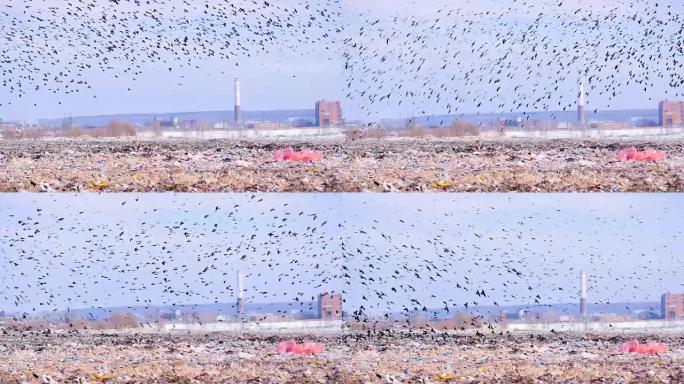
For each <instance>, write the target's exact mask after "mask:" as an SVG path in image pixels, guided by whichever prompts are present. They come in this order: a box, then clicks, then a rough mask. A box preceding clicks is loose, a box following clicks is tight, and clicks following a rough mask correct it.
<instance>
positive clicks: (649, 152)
mask: <svg viewBox="0 0 684 384" xmlns="http://www.w3.org/2000/svg"><path fill="white" fill-rule="evenodd" d="M617 158H618V160H620V161H662V160H664V159H665V152H663V151H656V150H653V149H645V150H643V151H637V149H636V148H635V147H632V148H629V149H623V150H622V151H618V153H617Z"/></svg>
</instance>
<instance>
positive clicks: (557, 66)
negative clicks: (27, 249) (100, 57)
mask: <svg viewBox="0 0 684 384" xmlns="http://www.w3.org/2000/svg"><path fill="white" fill-rule="evenodd" d="M64 1H66V0H55V1H42V2H34V1H32V2H27V1H25V0H23V1H18V2H17V1H11V2H8V1H7V0H3V1H0V6H1V5H3V4H4V5H7V4H11V5H12V6H13V7H14V8H13V11H14V12H17V11H18V10H21V9H22V5H25V4H29V3H30V4H31V6H32V8H30V9H28V10H26V12H24V13H22V15H21V18H20V19H21V20H32V22H33V23H35V20H33V19H31V14H32V13H36V14H39V15H40V16H41V17H42V18H43V19H44V22H45V23H50V13H48V12H47V9H49V7H51V6H52V7H58V8H59V7H60V4H62V3H64ZM174 1H175V0H173V1H170V2H168V3H169V4H175V5H176V8H175V9H169V7H167V8H164V12H161V11H159V10H157V9H156V8H154V6H149V7H152V9H154V10H155V11H157V12H160V13H159V14H160V15H161V16H165V17H168V19H173V20H175V21H174V22H173V23H178V21H177V18H178V17H186V18H187V21H188V23H189V24H188V25H190V26H192V25H193V24H192V23H197V21H196V20H195V19H193V18H191V17H189V16H184V14H183V13H182V12H181V9H182V2H181V1H176V2H174ZM204 3H206V4H208V5H209V6H215V5H216V4H223V3H215V2H212V1H203V2H197V3H194V5H195V6H196V8H198V9H199V10H201V9H202V4H204ZM247 3H249V2H247ZM247 3H245V4H247ZM298 3H301V2H300V1H295V0H288V1H287V2H285V3H282V2H279V3H278V4H282V7H286V6H287V5H290V6H292V7H297V6H299V7H301V5H298ZM304 3H307V2H304ZM320 3H321V1H318V2H308V4H310V5H311V7H312V8H316V6H319V7H320ZM559 3H561V4H562V5H561V6H560V7H559V6H558V4H559ZM655 3H658V4H659V7H658V12H660V13H658V15H659V16H658V18H660V19H662V18H664V17H665V16H663V15H664V14H665V13H666V12H668V11H666V10H669V12H673V13H675V14H677V13H679V14H682V13H683V11H684V3H682V2H680V1H677V0H664V1H655V0H649V1H645V2H639V3H638V4H637V5H636V6H633V5H632V2H630V1H627V0H602V1H594V0H592V1H590V0H574V1H562V2H559V1H556V0H554V1H549V0H528V1H519V0H505V1H503V2H502V1H491V0H487V1H446V0H427V1H404V0H379V1H373V2H368V1H362V0H344V1H342V2H341V3H339V8H336V9H332V10H329V11H331V13H335V14H337V13H339V14H340V16H339V17H338V18H335V19H334V20H331V21H328V22H327V24H330V27H333V29H335V28H337V27H341V29H342V31H341V32H340V33H339V34H336V33H331V34H330V35H329V36H328V37H326V38H322V34H323V33H325V32H324V30H323V29H322V28H316V27H314V28H311V29H309V30H308V31H307V33H310V34H311V35H312V36H315V37H316V38H322V39H323V40H324V41H327V44H324V43H314V42H311V41H302V42H300V43H298V38H299V36H291V35H285V34H283V33H280V34H279V35H278V36H277V37H278V39H280V41H281V42H282V43H278V44H275V45H273V47H272V48H273V50H272V51H271V53H263V52H260V51H259V49H257V48H258V47H256V46H255V45H254V44H252V43H250V42H248V41H244V42H243V43H244V45H245V46H247V47H252V46H253V48H254V51H253V52H252V53H251V55H250V57H245V56H241V57H234V58H233V59H231V60H221V59H216V58H208V57H197V58H193V59H192V60H191V61H192V65H191V66H186V67H182V68H181V67H175V65H174V61H173V60H172V59H171V58H168V60H167V62H155V63H149V62H148V63H146V64H143V65H142V66H141V68H140V69H139V70H140V72H141V73H140V74H139V75H138V76H135V78H136V80H135V81H134V80H133V79H132V76H130V75H121V76H119V77H118V78H117V77H115V75H119V74H121V71H123V70H124V69H126V68H125V67H126V66H125V64H126V63H125V62H122V61H117V60H113V61H112V62H111V63H110V65H111V69H109V70H107V71H104V72H102V71H100V70H98V69H92V70H85V71H83V72H82V77H81V78H85V79H87V81H88V82H89V84H90V85H91V87H92V88H90V89H85V90H84V91H83V92H81V93H77V94H68V95H66V94H64V93H62V92H57V93H53V92H50V91H49V90H47V89H45V87H43V88H41V89H39V90H38V91H35V90H33V89H29V90H28V91H27V93H26V94H25V95H23V96H22V97H21V98H19V97H17V96H16V94H11V93H10V92H8V89H7V88H0V104H2V106H0V118H4V119H6V120H13V119H19V120H22V119H27V120H29V121H33V120H35V119H37V118H59V117H64V116H68V115H72V116H78V115H99V114H115V113H145V112H148V113H154V112H183V111H209V110H231V109H232V105H233V94H232V80H233V78H234V77H240V78H241V79H242V90H243V95H242V101H243V103H242V104H243V105H242V107H243V109H244V110H272V109H301V108H308V109H313V106H314V103H315V101H316V100H318V99H339V100H342V102H343V110H344V113H345V115H346V116H347V117H348V118H350V119H364V120H370V121H373V120H376V119H378V118H382V117H407V116H413V115H420V114H447V113H449V112H451V113H456V114H458V113H471V112H499V111H506V110H508V109H511V108H512V109H515V110H519V111H525V110H527V111H530V110H541V109H548V110H558V109H561V108H562V107H566V106H569V105H571V104H572V103H574V100H575V99H576V92H577V91H576V88H577V85H576V83H577V75H576V74H575V73H576V71H578V70H579V69H580V67H583V65H579V64H578V63H579V62H580V61H581V62H583V63H591V64H587V65H586V68H588V69H589V70H590V73H589V74H588V76H587V77H591V76H594V83H593V84H595V88H593V89H592V88H591V87H589V86H588V87H587V88H588V93H589V94H588V95H587V101H588V103H589V105H588V108H589V109H594V108H598V109H610V110H615V109H627V108H652V109H654V108H656V107H657V102H658V101H659V100H661V99H663V98H665V97H669V98H676V97H679V96H681V94H682V88H681V86H677V87H674V88H672V87H671V86H669V85H668V84H669V80H670V79H669V78H668V77H667V76H665V77H663V78H659V77H658V76H657V75H658V74H659V73H664V72H666V70H667V67H668V66H669V64H668V62H667V61H666V60H665V58H663V57H660V58H656V57H654V58H651V59H647V60H646V62H647V63H648V65H649V66H650V67H652V68H646V69H643V68H640V67H639V65H638V63H636V62H630V61H629V60H626V58H625V57H620V58H616V59H615V61H616V63H617V64H619V65H620V70H619V71H616V70H614V69H612V66H610V68H606V69H604V70H602V71H600V72H598V70H596V65H598V63H601V62H602V60H603V59H604V57H603V56H604V54H605V52H614V51H620V50H621V49H622V51H626V50H627V46H625V47H624V48H620V47H617V48H616V47H613V48H608V47H607V45H608V44H609V42H613V41H614V42H617V43H620V42H625V41H626V42H627V43H626V44H628V45H629V44H630V43H629V42H633V43H634V44H638V43H639V41H640V40H639V38H640V36H641V35H642V34H643V32H644V31H647V30H648V29H647V28H645V27H641V26H640V24H637V23H636V21H632V20H629V19H627V18H626V16H630V15H634V14H638V15H639V16H643V17H644V18H648V17H649V16H650V13H649V12H650V10H651V9H655V8H654V4H655ZM668 6H669V7H670V8H667V7H668ZM130 8H131V6H130V5H127V4H126V3H125V2H124V3H122V6H121V8H120V10H121V11H122V12H124V11H127V10H130ZM160 9H161V8H160ZM298 9H301V8H298ZM5 10H6V11H8V8H6V7H5ZM575 10H578V11H579V13H577V14H575V13H574V11H575ZM10 12H12V11H10ZM40 12H43V13H40ZM193 12H199V11H196V10H193V11H192V12H190V15H191V16H196V15H194V14H193ZM279 12H280V11H279ZM101 13H102V9H100V8H98V7H95V8H94V9H93V10H92V11H90V12H85V14H86V15H88V17H90V18H92V19H93V20H94V22H98V20H99V19H98V18H99V17H100V16H101ZM275 13H276V14H277V13H278V12H275ZM302 13H304V11H302ZM10 14H11V13H10ZM537 15H542V18H541V19H540V20H541V21H537V20H536V16H537ZM110 16H111V15H110ZM267 16H270V15H267ZM609 16H611V17H609ZM121 17H124V16H121ZM255 17H256V16H255ZM587 18H590V19H591V20H594V19H595V20H598V21H600V23H598V25H599V27H598V28H597V29H592V28H589V27H587V23H588V22H587V21H586V20H587ZM606 18H607V19H606ZM583 19H584V21H583ZM110 20H111V17H110ZM255 20H258V18H256V19H254V20H251V19H250V20H248V21H247V22H252V21H255ZM237 21H238V22H240V23H242V21H241V20H237ZM409 21H416V22H417V23H418V24H417V25H418V26H417V27H416V26H411V24H410V22H409ZM60 22H61V21H57V20H53V24H57V25H61V24H60ZM560 22H566V23H569V24H568V25H575V27H574V28H575V29H573V27H567V28H566V30H565V31H560V30H559V28H558V24H557V23H560ZM8 23H9V20H8V16H6V15H3V14H0V27H2V28H4V29H2V30H0V31H4V33H6V35H5V36H4V37H5V38H7V39H8V40H9V41H8V46H7V47H6V51H4V52H2V54H3V55H2V56H1V57H4V58H8V59H11V58H13V57H14V56H15V54H16V51H15V48H14V47H23V46H24V45H23V44H22V43H23V42H22V41H18V40H15V39H14V36H12V35H7V33H8V31H9V30H11V29H9V28H10V25H9V24H8ZM572 23H577V24H572ZM124 24H125V25H127V26H128V27H129V28H130V27H133V25H132V24H131V22H130V21H129V22H126V23H124ZM31 25H35V24H31ZM529 25H535V26H536V31H537V33H536V34H529V35H526V36H525V40H524V41H525V43H522V40H520V39H521V38H522V37H521V36H522V31H523V30H524V29H525V28H526V27H527V26H529ZM579 25H581V27H578V26H579ZM431 26H432V28H431ZM465 26H467V27H468V31H466V32H463V31H462V30H461V27H465ZM512 26H517V27H512ZM65 27H67V29H68V24H67V26H65ZM15 28H16V27H15ZM516 28H517V29H516ZM640 28H645V29H644V30H641V29H640ZM665 28H666V29H667V30H668V31H670V32H672V30H676V29H678V28H679V26H678V25H669V26H665ZM18 29H20V30H21V29H22V28H21V27H19V28H18ZM452 29H453V31H456V32H458V34H457V36H455V39H452V37H454V36H452V35H453V33H452ZM24 30H26V28H24ZM618 30H619V32H620V34H619V36H616V31H618ZM511 31H512V32H513V34H512V35H511V37H510V38H509V39H508V40H507V42H508V43H507V44H504V45H500V46H498V47H494V46H489V44H490V43H492V42H493V41H499V39H500V36H499V37H496V35H497V34H499V33H500V34H505V33H508V32H511ZM153 32H154V31H153ZM241 32H243V33H245V34H247V35H249V33H247V32H246V30H243V31H241ZM360 32H363V33H360ZM392 32H393V33H394V35H393V36H392V38H391V40H390V41H389V42H388V43H387V44H384V42H385V37H386V35H388V34H390V33H392ZM418 32H420V33H421V34H422V35H423V38H424V40H421V42H416V41H414V40H413V39H414V37H415V36H413V35H412V36H410V37H406V34H410V33H414V34H417V33H418ZM72 33H74V32H73V31H67V32H65V34H66V35H69V34H72ZM160 33H162V34H166V35H167V36H170V35H171V34H172V33H173V32H169V31H167V30H165V32H160ZM672 33H674V32H672ZM631 35H634V36H631ZM672 36H675V35H672ZM678 36H679V37H680V38H681V35H678ZM616 37H617V38H616ZM39 40H40V38H39V37H37V40H36V41H39ZM47 41H49V42H50V43H52V44H55V45H59V44H60V42H64V41H65V40H64V37H63V36H62V37H58V36H51V37H50V38H49V39H47ZM593 41H602V42H604V44H602V45H600V46H598V47H593V46H588V45H587V46H582V45H581V44H589V43H591V42H593ZM649 41H650V40H649ZM574 42H578V43H580V45H579V46H577V47H575V46H573V44H574ZM9 43H13V44H9ZM533 43H539V44H547V43H548V45H545V46H544V48H543V49H542V46H541V45H540V47H539V50H538V51H536V52H537V53H539V55H540V56H539V57H542V58H545V60H544V61H543V62H544V63H546V58H548V60H549V62H550V64H549V65H540V64H541V62H542V60H541V59H539V58H535V59H531V58H530V56H531V55H532V53H531V52H529V50H528V48H529V47H530V46H531V45H532V44H533ZM661 43H662V44H663V47H662V48H663V49H664V50H666V49H667V43H666V42H663V41H661ZM136 44H138V45H136V46H137V47H138V48H140V44H142V45H144V44H152V43H150V42H147V43H143V42H142V41H140V42H138V41H136ZM250 44H252V45H250ZM287 44H290V45H292V44H294V46H296V47H298V48H296V49H283V48H282V47H283V46H284V45H287ZM352 44H357V45H356V47H352ZM471 44H476V46H480V45H483V44H484V47H485V48H484V49H485V50H486V52H487V53H486V54H485V55H484V56H480V53H481V52H482V51H481V50H478V51H476V52H471V51H470V49H469V47H470V45H471ZM359 45H361V46H364V47H365V48H367V50H359V49H357V48H358V46H359ZM508 46H510V47H511V55H510V56H506V58H505V60H504V61H503V62H500V61H499V62H497V61H495V59H497V58H501V56H502V55H504V54H505V48H506V47H508ZM553 47H556V48H558V49H559V50H560V51H561V52H562V49H563V48H566V49H567V48H569V49H570V51H565V53H562V54H559V53H552V52H551V51H552V50H553ZM100 48H102V49H104V47H100ZM36 49H44V47H43V46H41V45H37V47H36ZM653 49H655V48H654V47H653V46H647V47H644V48H641V49H640V51H642V52H641V53H648V52H650V51H652V50H653ZM60 51H61V53H60V55H62V56H63V60H62V62H61V63H60V65H59V66H58V67H54V68H52V67H50V65H49V64H42V63H39V62H38V60H34V61H33V62H32V64H34V65H36V66H38V68H40V69H46V68H47V69H49V68H52V69H56V68H63V66H64V65H66V66H67V67H69V65H68V64H67V63H68V62H69V61H70V60H71V57H72V56H73V54H74V53H76V52H79V55H80V56H78V60H77V61H80V60H82V59H83V57H84V56H83V55H81V54H80V53H82V52H86V53H87V52H93V51H92V49H90V48H86V47H84V46H68V45H63V46H61V49H60ZM447 51H448V53H447ZM575 51H576V52H575ZM138 52H140V50H138ZM577 53H579V54H580V55H581V56H582V59H581V60H579V61H578V60H577V59H576V58H574V57H573V56H574V55H576V54H577ZM669 53H672V54H674V55H677V54H679V57H680V59H679V62H680V63H681V62H682V57H681V52H679V53H677V52H669ZM453 54H457V55H456V56H455V57H454V56H453ZM105 55H106V53H105ZM347 55H350V56H347ZM400 55H401V56H400ZM383 57H385V58H386V60H385V61H382V62H381V61H380V59H381V58H383ZM409 57H411V59H416V60H418V61H421V60H422V61H424V64H423V65H422V68H421V69H420V70H419V71H415V72H414V70H415V69H416V68H415V65H409V64H408V61H409V60H408V59H407V58H409ZM445 59H446V61H444V60H445ZM402 61H403V62H404V63H405V64H407V65H405V66H400V65H399V63H400V62H402ZM594 61H595V62H594ZM360 62H363V64H364V66H363V67H362V66H361V65H359V63H360ZM538 62H539V63H538ZM566 62H567V66H566V65H564V64H565V63H566ZM236 63H237V64H238V65H237V66H236V65H235V64H236ZM346 63H352V64H355V65H353V66H352V67H351V69H349V70H346V69H345V64H346ZM573 63H574V64H573ZM414 64H415V63H414ZM509 64H510V65H511V67H510V68H509V67H508V65H509ZM611 64H612V63H611ZM169 65H174V70H173V71H169V70H168V67H169ZM442 65H445V68H444V69H442ZM497 68H503V69H504V71H503V73H499V74H497V73H496V69H497ZM680 68H681V66H680ZM470 70H472V71H473V73H472V74H471V75H470V77H468V78H467V79H466V78H465V77H464V74H465V73H466V72H468V71H470ZM672 70H673V71H675V72H676V70H674V69H672ZM530 71H531V72H530ZM630 71H631V72H632V74H630ZM679 72H680V73H681V70H680V71H679ZM634 73H637V74H639V76H646V75H647V76H648V77H649V78H648V82H647V83H646V84H642V83H637V82H635V81H632V82H630V83H629V84H628V83H627V82H628V80H629V79H630V78H631V77H633V74H634ZM36 75H37V74H36V72H35V71H31V73H17V72H16V71H14V72H13V73H12V74H11V76H12V77H13V78H16V76H36ZM8 76H10V75H9V74H4V77H8ZM596 76H598V77H599V80H597V78H596ZM612 76H615V77H614V78H613V77H612ZM493 79H499V80H501V82H500V83H496V84H495V85H492V83H490V82H489V80H493ZM557 80H559V82H558V83H555V81H557ZM27 82H28V79H26V78H23V80H22V83H23V84H26V83H27ZM399 86H402V87H401V89H398V87H399ZM498 86H501V89H497V87H498ZM613 86H616V87H617V88H616V89H613V88H612V87H613ZM556 87H558V88H557V89H555V88H556ZM644 88H645V90H644ZM129 89H130V91H129ZM390 89H393V90H394V91H393V97H392V98H390V99H389V100H383V101H380V100H379V98H380V97H381V96H382V95H383V93H384V92H385V91H387V92H389V90H390ZM428 90H429V92H428ZM364 91H365V92H364ZM376 91H377V93H378V98H376V99H375V100H370V99H369V97H368V96H369V94H372V93H373V92H376ZM405 91H413V95H411V96H407V95H405V94H404V93H403V92H405ZM613 91H616V93H617V94H616V96H615V97H613V98H612V100H609V97H612V96H611V94H612V92H613ZM362 92H363V93H362ZM547 92H550V93H549V94H548V96H549V98H548V99H547V98H545V97H546V96H547ZM436 93H439V96H440V98H439V100H436V98H435V94H436ZM539 98H543V100H541V101H540V100H538V99H539ZM490 99H493V100H492V101H490ZM399 100H402V101H403V103H401V104H398V101H399ZM519 100H523V101H526V102H525V103H523V105H522V106H520V105H517V101H519ZM501 105H503V107H501Z"/></svg>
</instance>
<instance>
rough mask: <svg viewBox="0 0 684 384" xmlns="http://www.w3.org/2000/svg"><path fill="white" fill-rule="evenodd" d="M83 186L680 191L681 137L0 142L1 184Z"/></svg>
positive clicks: (11, 187)
mask: <svg viewBox="0 0 684 384" xmlns="http://www.w3.org/2000/svg"><path fill="white" fill-rule="evenodd" d="M625 142H628V144H625ZM625 146H627V147H630V146H634V147H635V148H658V149H659V150H660V151H662V153H661V152H660V151H655V152H644V151H642V152H638V151H631V150H627V151H626V152H625V153H624V154H621V155H620V158H624V159H634V161H657V163H652V164H657V166H654V167H649V166H631V165H633V164H637V163H632V162H631V160H630V162H623V161H616V158H615V157H616V151H617V149H621V148H623V147H625ZM314 147H315V150H313V148H314ZM293 148H294V149H293ZM303 148H312V149H303ZM616 148H617V149H616ZM300 149H301V150H300ZM665 153H667V157H666V158H664V154H665ZM659 159H662V160H659ZM625 161H626V160H625ZM293 164H297V165H299V164H302V165H305V166H292V165H293ZM638 164H646V165H648V164H649V163H638ZM627 165H629V166H627ZM83 191H88V192H684V145H682V141H681V139H680V140H675V138H665V137H663V138H649V139H633V140H625V139H610V140H609V139H604V140H527V139H526V140H449V139H434V140H422V139H408V138H407V139H396V140H394V139H387V140H361V141H342V140H340V141H330V140H328V141H323V140H321V141H316V142H315V143H312V141H311V140H308V141H303V140H294V139H293V140H289V141H278V142H277V143H274V142H272V141H256V142H245V141H232V140H190V139H178V140H175V139H174V140H164V139H157V140H142V139H127V140H118V139H102V140H96V141H94V140H83V139H80V140H77V139H72V140H67V139H64V140H61V139H60V140H49V141H47V140H46V141H29V140H25V141H16V140H0V192H83Z"/></svg>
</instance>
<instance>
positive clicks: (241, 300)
mask: <svg viewBox="0 0 684 384" xmlns="http://www.w3.org/2000/svg"><path fill="white" fill-rule="evenodd" d="M237 315H238V318H240V319H242V318H243V317H244V315H245V281H244V278H243V276H242V272H240V271H237Z"/></svg>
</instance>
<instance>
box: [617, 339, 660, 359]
mask: <svg viewBox="0 0 684 384" xmlns="http://www.w3.org/2000/svg"><path fill="white" fill-rule="evenodd" d="M618 350H619V351H620V353H638V354H640V355H659V354H663V353H666V352H667V345H665V344H662V343H656V342H655V341H649V342H647V343H646V344H640V343H639V340H637V339H633V340H630V341H625V342H624V343H622V344H620V347H619V348H618Z"/></svg>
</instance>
